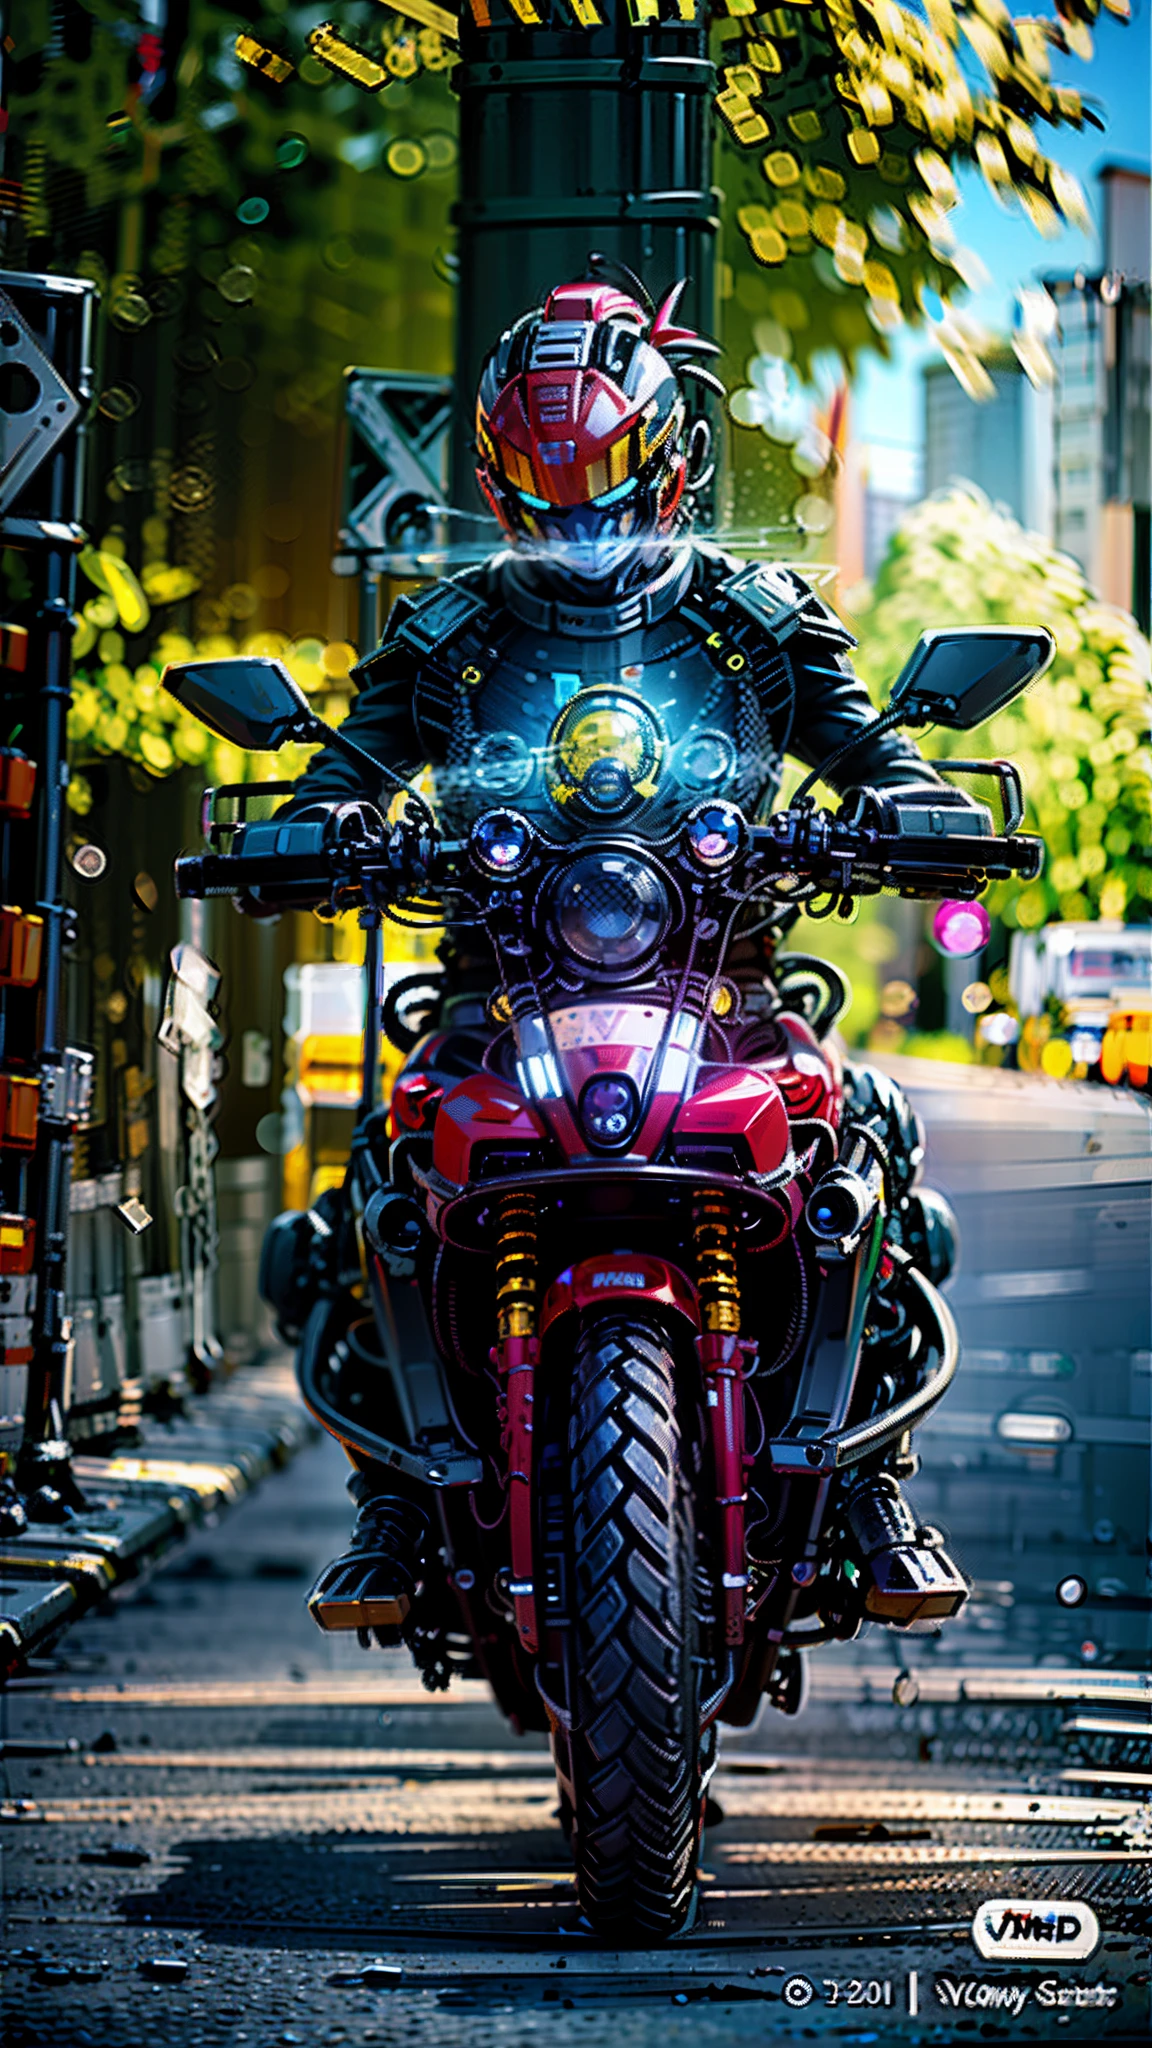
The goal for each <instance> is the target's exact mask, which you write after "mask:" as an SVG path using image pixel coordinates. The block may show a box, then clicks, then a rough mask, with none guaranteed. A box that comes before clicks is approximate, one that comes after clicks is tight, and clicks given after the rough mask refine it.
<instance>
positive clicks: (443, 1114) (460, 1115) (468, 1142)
mask: <svg viewBox="0 0 1152 2048" xmlns="http://www.w3.org/2000/svg"><path fill="white" fill-rule="evenodd" d="M547 1137H548V1131H547V1128H546V1126H545V1124H544V1123H543V1122H542V1120H541V1118H540V1117H539V1116H538V1115H537V1114H536V1111H535V1110H534V1109H532V1108H531V1106H530V1105H529V1104H528V1103H527V1102H525V1101H524V1098H523V1096H521V1095H519V1094H517V1092H516V1090H515V1089H514V1088H513V1087H511V1086H510V1085H509V1083H508V1082H507V1081H501V1080H498V1079H497V1077H496V1075H495V1074H485V1073H479V1074H469V1075H467V1076H466V1078H465V1079H464V1080H463V1081H457V1082H456V1083H455V1085H454V1086H453V1087H451V1088H449V1089H448V1090H447V1092H446V1093H445V1095H444V1097H443V1100H442V1101H441V1103H440V1106H439V1108H438V1110H437V1112H436V1122H435V1126H434V1128H433V1135H432V1164H433V1166H434V1168H435V1169H436V1172H437V1173H440V1174H442V1175H443V1176H444V1179H445V1180H446V1181H451V1182H453V1183H454V1184H455V1185H456V1186H457V1187H463V1186H464V1184H465V1182H467V1181H470V1180H473V1179H474V1178H475V1175H476V1166H477V1164H478V1163H479V1161H478V1156H477V1155H478V1154H479V1152H480V1150H481V1148H482V1147H500V1146H504V1145H524V1144H530V1145H539V1144H541V1143H543V1142H545V1141H546V1139H547Z"/></svg>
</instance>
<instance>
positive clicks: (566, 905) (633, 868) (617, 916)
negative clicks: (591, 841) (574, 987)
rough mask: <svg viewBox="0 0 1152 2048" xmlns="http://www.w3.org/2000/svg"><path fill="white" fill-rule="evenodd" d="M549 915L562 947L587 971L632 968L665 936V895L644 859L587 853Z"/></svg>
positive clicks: (563, 884) (563, 885)
mask: <svg viewBox="0 0 1152 2048" xmlns="http://www.w3.org/2000/svg"><path fill="white" fill-rule="evenodd" d="M552 915H553V919H554V922H555V926H556V931H557V935H558V936H559V938H560V941H561V943H562V944H563V945H564V946H565V947H566V949H567V950H568V952H569V953H573V954H575V956H576V958H577V960H581V961H584V962H585V963H586V964H587V965H588V966H589V967H607V968H612V967H630V966H632V965H633V963H634V962H635V961H637V960H642V959H643V957H644V955H645V954H646V953H650V952H651V951H652V949H653V947H654V946H657V945H658V944H659V942H660V940H661V938H662V937H663V935H664V931H665V929H666V927H667V923H668V897H667V893H666V891H665V888H664V884H663V883H662V882H661V880H660V877H659V876H658V875H657V874H654V873H653V871H652V869H651V868H650V867H648V866H647V864H646V863H645V862H644V861H642V860H635V859H633V857H632V856H631V855H630V854H617V853H589V854H586V855H585V856H584V858H583V860H578V861H576V862H575V863H574V864H573V866H572V867H570V868H569V869H568V870H567V873H566V874H564V875H563V876H562V878H561V880H560V883H559V885H558V887H557V890H556V894H555V896H554V898H553V902H552Z"/></svg>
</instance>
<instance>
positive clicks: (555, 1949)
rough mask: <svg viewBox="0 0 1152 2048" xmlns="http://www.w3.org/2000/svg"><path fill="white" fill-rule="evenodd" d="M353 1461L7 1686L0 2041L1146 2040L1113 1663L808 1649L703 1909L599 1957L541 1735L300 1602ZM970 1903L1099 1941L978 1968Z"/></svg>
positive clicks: (1134, 1717)
mask: <svg viewBox="0 0 1152 2048" xmlns="http://www.w3.org/2000/svg"><path fill="white" fill-rule="evenodd" d="M343 1469H344V1468H343V1467H342V1463H341V1459H340V1454H339V1453H338V1451H337V1450H336V1449H335V1447H334V1446H332V1445H331V1444H329V1443H324V1444H322V1445H318V1446H316V1447H314V1448H312V1449H310V1450H308V1451H306V1452H304V1453H303V1454H302V1455H301V1456H300V1457H299V1458H298V1459H297V1460H296V1462H295V1464H294V1465H293V1466H292V1467H291V1469H290V1470H289V1471H287V1472H285V1473H283V1474H281V1475H279V1476H278V1477H277V1478H276V1479H275V1480H274V1481H273V1482H271V1483H269V1484H268V1485H267V1486H265V1487H264V1488H263V1490H262V1491H261V1492H260V1493H259V1494H257V1495H255V1496H254V1497H253V1498H251V1499H250V1500H248V1501H247V1502H245V1503H244V1504H243V1505H241V1506H240V1507H239V1508H237V1509H236V1510H235V1511H234V1512H233V1513H232V1514H231V1515H230V1516H229V1517H228V1518H227V1521H226V1522H224V1523H221V1524H220V1525H219V1526H218V1527H217V1528H214V1529H208V1530H202V1531H200V1532H199V1533H198V1534H197V1535H196V1537H195V1538H194V1540H193V1541H192V1542H191V1544H190V1545H189V1546H188V1548H186V1549H185V1550H184V1551H183V1552H182V1553H181V1554H179V1555H178V1556H177V1557H175V1558H174V1559H173V1560H172V1561H171V1562H170V1563H169V1565H168V1567H167V1568H166V1569H165V1570H163V1571H162V1572H160V1573H158V1574H157V1575H156V1576H155V1577H154V1578H153V1579H152V1580H151V1581H149V1582H148V1583H146V1584H145V1585H143V1586H138V1587H135V1588H131V1589H127V1590H126V1591H125V1592H124V1593H122V1594H120V1595H118V1596H116V1598H115V1599H114V1600H113V1601H111V1602H109V1603H108V1606H107V1608H106V1609H105V1610H103V1611H97V1612H94V1613H92V1614H91V1615H90V1616H89V1617H88V1618H87V1619H85V1620H84V1621H82V1622H80V1623H78V1624H77V1625H76V1626H75V1627H74V1628H73V1630H72V1631H71V1632H70V1633H69V1634H68V1635H67V1636H66V1637H65V1638H64V1640H63V1642H62V1643H61V1645H60V1647H59V1649H58V1651H57V1653H56V1656H55V1658H54V1659H52V1660H46V1661H44V1662H42V1663H40V1664H38V1665H35V1666H34V1667H33V1669H32V1671H31V1672H30V1674H29V1676H28V1677H27V1678H26V1679H24V1680H22V1681H19V1682H17V1683H16V1684H15V1685H14V1686H13V1687H11V1688H10V1689H9V1690H8V1691H7V1693H6V1694H4V1695H3V1703H2V1708H0V1712H2V1715H3V1738H4V1749H5V1755H4V1764H3V1769H4V1785H3V1796H4V1805H3V1808H2V1818H3V1822H4V1826H3V1829H2V1833H0V1846H2V1847H3V1849H4V1851H5V1857H4V1871H5V1875H4V1920H5V1924H4V1938H5V1950H6V1953H5V1964H6V1968H5V1975H4V1986H3V2006H2V2012H3V2032H2V2035H0V2038H2V2040H3V2043H4V2048H89V2044H92V2048H145V2044H148V2048H155V2044H159V2048H167V2044H169V2043H171V2044H172V2048H195V2044H198V2043H204V2044H208V2043H212V2044H215V2043H217V2042H228V2043H232V2042H246V2043H251V2044H252V2048H270V2044H279V2043H283V2044H285V2048H292V2044H296V2043H298V2044H307V2048H312V2044H321V2043H333V2044H337V2043H339V2044H349V2048H355V2044H360V2043H381V2044H392V2043H396V2044H398V2048H399V2044H406V2048H410V2044H424V2043H436V2044H445V2048H454V2044H457V2043H460V2044H464V2043H467V2044H469V2048H488V2044H492V2048H497V2044H519V2043H534V2042H536V2041H537V2040H541V2041H543V2040H547V2041H548V2042H549V2043H557V2044H561V2048H565V2044H568V2043H570V2042H572V2043H575V2042H597V2043H598V2042H599V2041H601V2040H602V2039H604V2038H605V2037H606V2036H607V2034H608V2032H609V2029H610V2030H611V2034H612V2036H613V2039H614V2042H615V2043H617V2044H619V2048H633V2044H636V2048H641V2044H643V2048H649V2044H652V2048H655V2044H656V2043H657V2042H658V2041H659V2042H660V2043H661V2044H664V2043H667V2044H670V2048H679V2044H681V2043H683V2044H687V2043H689V2042H692V2043H704V2044H711V2043H720V2042H736V2041H741V2042H743V2041H746V2040H748V2041H758V2040H793V2039H794V2040H797V2041H802V2040H813V2039H824V2038H830V2039H837V2040H842V2041H847V2042H885V2041H889V2040H891V2041H899V2042H909V2043H911V2042H918V2041H922V2042H941V2041H952V2040H958V2041H963V2040H967V2039H972V2040H974V2041H982V2040H994V2039H1010V2040H1025V2039H1033V2040H1051V2039H1054V2038H1060V2037H1061V2036H1063V2037H1064V2038H1067V2039H1069V2040H1076V2041H1080V2040H1089V2039H1107V2040H1117V2041H1121V2040H1124V2041H1145V2040H1147V2039H1148V2036H1149V1988H1148V1936H1149V1932H1150V1931H1152V1821H1150V1809H1149V1805H1148V1792H1149V1789H1150V1788H1152V1687H1150V1686H1147V1685H1143V1684H1141V1683H1140V1681H1139V1679H1138V1677H1137V1676H1136V1674H1133V1673H1126V1672H1124V1671H1121V1670H1116V1669H1113V1670H1109V1671H1105V1670H1099V1669H1097V1670H1094V1671H1092V1672H1090V1673H1088V1672H1077V1671H1076V1670H1074V1669H1071V1668H1069V1667H1068V1666H1066V1665H1064V1664H1063V1663H1061V1664H1059V1666H1056V1665H1054V1666H1053V1667H1052V1668H1048V1669H1038V1670H1036V1671H1034V1672H1032V1673H1030V1674H1029V1673H1026V1672H1025V1673H1022V1672H1021V1671H1020V1669H1019V1667H1018V1665H1017V1666H1015V1667H1011V1668H1010V1667H1009V1666H1008V1665H1006V1664H1005V1663H1004V1662H1003V1661H1001V1662H999V1663H997V1661H996V1659H995V1656H994V1655H993V1654H992V1653H993V1652H994V1650H995V1647H996V1645H995V1639H994V1638H990V1637H989V1636H988V1635H987V1633H980V1632H978V1631H975V1630H972V1631H959V1632H954V1635H953V1638H952V1639H951V1640H950V1639H949V1638H947V1637H946V1638H945V1639H944V1640H943V1641H942V1642H941V1644H940V1645H939V1646H935V1645H933V1644H931V1643H926V1642H924V1641H918V1642H915V1643H910V1644H906V1645H903V1646H893V1645H891V1644H890V1643H888V1642H886V1641H885V1640H884V1639H883V1638H881V1637H879V1636H878V1635H877V1636H874V1637H872V1638H871V1639H870V1640H869V1641H868V1642H867V1643H866V1644H864V1645H863V1647H862V1648H860V1647H858V1646H853V1647H852V1648H851V1649H850V1650H848V1651H840V1652H837V1653H832V1654H829V1653H824V1655H823V1657H822V1659H821V1660H820V1661H819V1662H818V1663H817V1664H816V1670H815V1678H816V1683H815V1684H814V1687H813V1698H812V1701H811V1704H810V1706H809V1708H808V1710H807V1712H806V1713H805V1714H804V1715H803V1716H802V1717H801V1718H800V1719H799V1720H797V1721H785V1720H783V1719H781V1718H780V1717H779V1716H777V1715H772V1716H768V1715H765V1716H764V1717H763V1718H762V1719H761V1722H760V1723H759V1725H758V1726H757V1727H756V1728H755V1729H753V1730H751V1731H749V1732H748V1733H747V1734H741V1735H740V1736H738V1737H737V1736H735V1735H734V1734H730V1735H729V1736H728V1738H727V1739H726V1743H725V1747H724V1752H723V1760H722V1765H721V1769H720V1772H719V1774H718V1776H717V1779H716V1781H715V1788H714V1789H715V1792H716V1796H717V1799H718V1801H719V1805H720V1807H721V1808H722V1810H723V1816H724V1817H723V1820H722V1822H720V1824H719V1825H717V1826H715V1827H712V1828H710V1830H709V1833H708V1836H707V1839H706V1841H705V1845H704V1853H703V1857H702V1866H701V1867H702V1883H701V1907H700V1912H699V1916H698V1919H697V1922H696V1925H695V1926H694V1928H693V1929H692V1930H691V1932H690V1933H688V1934H687V1935H686V1936H684V1937H682V1938H681V1939H680V1940H679V1941H677V1942H675V1943H673V1944H671V1945H670V1946H668V1947H667V1948H665V1949H661V1950H636V1951H630V1952H623V1953H619V1954H618V1953H615V1952H606V1951H604V1950H603V1949H599V1948H597V1947H596V1946H595V1944H593V1943H592V1942H591V1941H590V1940H589V1938H588V1937H587V1936H586V1935H585V1934H584V1933H583V1932H582V1930H581V1926H580V1922H579V1919H578V1915H577V1911H576V1905H575V1899H574V1894H573V1889H572V1885H571V1880H570V1874H569V1869H568V1861H567V1853H566V1848H565V1843H564V1838H563V1835H562V1833H561V1831H560V1828H559V1825H558V1822H557V1817H556V1797H555V1791H554V1786H553V1783H552V1778H551V1771H550V1765H549V1759H548V1755H547V1749H546V1745H545V1743H544V1740H543V1738H542V1737H539V1736H529V1737H526V1738H517V1737H516V1736H514V1735H512V1734H511V1733H510V1732H509V1731H508V1730H507V1729H506V1728H505V1727H504V1725H503V1723H502V1722H501V1720H500V1717H499V1716H498V1714H497V1713H496V1711H495V1709H494V1708H493V1707H492V1706H491V1705H490V1703H489V1702H488V1700H487V1698H486V1695H485V1692H484V1689H483V1688H482V1687H481V1686H478V1685H474V1684H466V1685H459V1686H457V1687H455V1688H454V1689H453V1691H452V1692H451V1693H450V1694H448V1695H447V1696H445V1695H436V1696H434V1697H433V1696H430V1695H428V1694H426V1693H424V1692H423V1691H422V1690H421V1688H420V1686H419V1684H418V1682H417V1681H416V1679H415V1675H414V1674H412V1673H411V1672H410V1670H409V1669H408V1667H407V1665H406V1661H405V1659H404V1657H403V1656H402V1655H401V1654H392V1653H389V1654H386V1655H385V1654H381V1653H380V1652H378V1651H377V1652H373V1653H371V1654H369V1655H365V1654H364V1653H362V1652H361V1651H360V1650H359V1649H358V1648H357V1646H356V1645H355V1644H354V1643H352V1644H347V1643H341V1642H339V1641H337V1642H333V1641H330V1640H327V1639H325V1638H323V1637H321V1636H320V1635H319V1634H318V1633H317V1632H316V1631H315V1630H314V1628H313V1627H312V1624H311V1623H310V1621H309V1620H308V1618H307V1616H306V1614H305V1613H304V1610H303V1605H302V1596H303V1593H304V1591H305V1588H306V1586H307V1584H308V1582H309V1579H310V1577H311V1575H312V1574H313V1572H314V1571H315V1570H316V1569H317V1568H318V1566H319V1564H320V1563H321V1562H322V1561H323V1560H324V1559H326V1558H327V1557H329V1556H331V1555H332V1553H333V1552H334V1551H335V1550H337V1549H338V1548H339V1547H340V1545H341V1543H342V1540H343V1538H344V1535H345V1533H346V1530H347V1527H348V1522H349V1509H348V1505H347V1501H346V1497H345V1495H344V1493H343V1487H342V1479H343ZM977 1649H978V1650H979V1655H980V1659H981V1660H982V1661H980V1662H977V1661H976V1656H975V1652H976V1650H977ZM960 1656H964V1657H966V1658H967V1659H968V1662H967V1663H966V1665H964V1666H963V1667H962V1666H961V1665H960V1664H959V1663H958V1661H957V1659H958V1657H960ZM902 1663H906V1664H907V1665H908V1667H909V1668H910V1669H912V1670H913V1671H914V1673H915V1680H914V1682H912V1683H908V1682H904V1683H903V1684H902V1685H901V1686H900V1688H899V1690H900V1692H901V1695H902V1698H903V1699H904V1702H905V1704H903V1705H902V1706H899V1707H898V1706H897V1705H895V1704H894V1702H893V1698H892V1688H893V1680H894V1678H895V1677H896V1674H897V1672H898V1670H899V1668H900V1665H901V1664H902ZM988 1900H1008V1901H1013V1900H1014V1901H1017V1902H1023V1903H1025V1904H1026V1903H1028V1902H1032V1903H1034V1904H1041V1903H1042V1902H1046V1903H1044V1910H1045V1911H1047V1909H1048V1906H1049V1905H1052V1904H1055V1905H1060V1904H1061V1902H1069V1901H1071V1902H1076V1903H1078V1904H1079V1905H1080V1906H1081V1907H1082V1906H1084V1905H1087V1906H1089V1907H1090V1908H1091V1910H1092V1912H1093V1913H1094V1914H1095V1916H1096V1919H1097V1920H1098V1921H1099V1925H1100V1930H1101V1933H1100V1941H1099V1944H1098V1946H1097V1947H1096V1948H1095V1951H1094V1953H1093V1954H1092V1955H1091V1956H1089V1957H1087V1958H1085V1959H1083V1960H1081V1961H1077V1962H1068V1961H1063V1962H1056V1961H1050V1960H1049V1958H1050V1957H1051V1956H1052V1955H1053V1954H1054V1953H1055V1952H1054V1950H1053V1949H1052V1948H1051V1947H1046V1948H1043V1949H1042V1950H1041V1951H1036V1950H1032V1951H1028V1950H1027V1948H1026V1946H1025V1953H1024V1954H1023V1957H1022V1959H1019V1958H1016V1957H1009V1958H1007V1959H1005V1960H993V1961H989V1960H984V1959H982V1958H981V1956H980V1955H979V1954H978V1952H977V1949H976V1947H975V1945H974V1941H973V1938H972V1924H973V1916H974V1914H975V1912H976V1909H977V1907H978V1906H980V1905H981V1903H982V1902H984V1901H988ZM1073 1917H1075V1916H1067V1918H1068V1926H1069V1927H1071V1924H1072V1918H1073ZM1079 1918H1080V1919H1081V1920H1082V1919H1083V1915H1082V1914H1081V1915H1080V1916H1079ZM1038 1954H1039V1960H1037V1955H1038Z"/></svg>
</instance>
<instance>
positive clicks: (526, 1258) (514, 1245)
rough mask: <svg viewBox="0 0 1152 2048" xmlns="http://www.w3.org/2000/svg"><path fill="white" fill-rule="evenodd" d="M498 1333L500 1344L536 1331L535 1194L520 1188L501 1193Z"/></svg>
mask: <svg viewBox="0 0 1152 2048" xmlns="http://www.w3.org/2000/svg"><path fill="white" fill-rule="evenodd" d="M496 1334H497V1337H498V1339H499V1341H500V1343H501V1344H504V1343H507V1341H508V1340H509V1338H512V1337H534V1336H535V1335H536V1198H535V1196H534V1195H532V1194H529V1193H528V1192H527V1190H525V1189H520V1188H517V1189H511V1190H509V1191H508V1193H506V1194H503V1195H501V1197H500V1211H499V1224H498V1228H497V1236H496Z"/></svg>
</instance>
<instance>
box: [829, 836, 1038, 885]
mask: <svg viewBox="0 0 1152 2048" xmlns="http://www.w3.org/2000/svg"><path fill="white" fill-rule="evenodd" d="M853 858H854V860H855V862H856V864H857V865H858V866H860V867H863V868H875V867H880V866H883V867H888V868H891V869H893V870H894V871H896V872H899V870H900V869H902V868H915V869H916V870H917V871H918V872H923V871H924V870H931V869H933V868H935V869H937V870H939V872H940V873H941V874H942V875H944V874H950V873H953V872H955V870H956V869H958V868H964V869H967V870H968V871H969V872H970V873H972V874H974V875H976V874H982V875H988V876H990V877H999V876H1006V875H1021V876H1023V877H1024V878H1025V879H1026V880H1028V881H1034V880H1035V878H1036V876H1037V875H1038V874H1039V873H1040V870H1041V868H1042V867H1043V865H1044V841H1043V840H1042V839H1037V838H1035V837H1034V835H1033V834H1031V833H1027V832H1022V833H1018V834H1016V833H1013V834H1012V835H1011V836H1010V837H1000V836H996V837H986V838H985V837H981V836H980V835H978V834H972V835H969V834H967V833H950V834H949V835H948V836H947V837H946V838H937V837H936V836H935V834H930V833H926V832H925V833H919V832H918V833H915V834H912V833H901V834H900V836H899V837H898V838H891V839H883V838H877V839H876V840H875V841H874V842H873V844H872V846H871V847H867V846H864V847H861V848H860V850H859V852H858V853H856V854H855V855H854V856H853Z"/></svg>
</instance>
